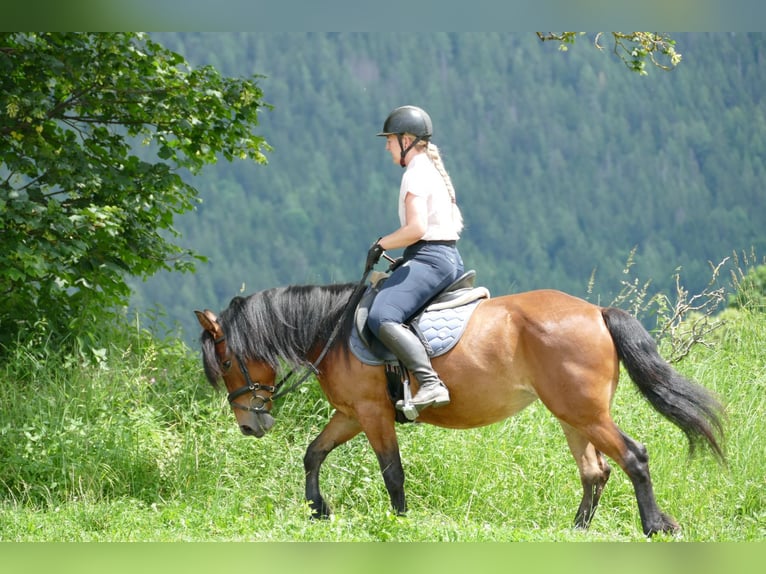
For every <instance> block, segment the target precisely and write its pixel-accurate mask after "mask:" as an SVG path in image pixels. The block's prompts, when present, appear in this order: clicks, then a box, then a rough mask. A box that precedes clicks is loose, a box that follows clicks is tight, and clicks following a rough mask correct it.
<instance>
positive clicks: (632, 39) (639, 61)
mask: <svg viewBox="0 0 766 574" xmlns="http://www.w3.org/2000/svg"><path fill="white" fill-rule="evenodd" d="M610 34H611V36H612V50H613V51H614V53H615V54H616V55H617V57H618V58H620V59H621V60H622V61H623V63H624V64H625V65H626V66H627V67H628V69H630V70H631V71H632V72H636V73H638V74H641V75H642V76H645V75H646V74H647V73H648V72H647V71H646V64H647V62H650V63H651V64H652V65H653V66H655V67H657V68H660V69H662V70H672V69H673V68H675V67H676V66H677V65H678V64H679V63H680V62H681V54H680V53H678V52H677V51H676V42H675V40H673V39H672V38H671V37H670V36H669V35H667V34H658V33H655V32H627V33H625V32H610ZM584 35H585V32H546V33H543V32H537V37H538V38H540V40H541V41H543V42H545V41H548V40H553V41H556V42H560V48H561V49H562V50H567V49H568V46H569V45H571V44H574V43H575V41H576V40H577V37H578V36H584ZM603 36H604V33H603V32H598V33H597V34H596V35H595V38H594V40H593V43H594V45H595V46H596V47H597V48H598V49H600V50H601V49H603V45H602V41H603Z"/></svg>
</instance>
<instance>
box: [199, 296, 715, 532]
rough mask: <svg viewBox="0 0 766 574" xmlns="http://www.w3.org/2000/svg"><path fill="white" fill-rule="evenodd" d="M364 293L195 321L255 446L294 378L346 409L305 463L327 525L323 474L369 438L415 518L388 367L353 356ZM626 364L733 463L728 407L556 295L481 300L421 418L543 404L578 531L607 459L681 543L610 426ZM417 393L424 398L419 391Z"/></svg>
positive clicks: (303, 299) (254, 305)
mask: <svg viewBox="0 0 766 574" xmlns="http://www.w3.org/2000/svg"><path fill="white" fill-rule="evenodd" d="M358 287H359V286H358V285H354V284H336V285H303V286H288V287H277V288H272V289H267V290H264V291H260V292H257V293H254V294H252V295H249V296H247V297H235V298H234V299H232V301H231V303H230V305H229V307H228V308H226V309H225V310H223V311H222V312H221V313H220V316H216V315H215V314H214V313H213V312H212V311H210V310H207V309H206V310H205V311H195V314H196V315H197V319H198V320H199V322H200V325H201V326H202V328H203V331H202V335H201V337H200V343H201V347H202V359H203V367H204V371H205V374H206V376H207V378H208V380H209V381H210V382H211V384H213V386H217V385H218V384H219V382H220V380H221V379H223V381H224V383H225V386H226V389H227V390H228V392H229V402H230V404H231V407H232V409H233V411H234V414H235V416H236V419H237V422H238V424H239V428H240V430H241V432H242V433H244V434H245V435H251V436H255V437H262V436H264V434H266V432H268V431H269V429H271V427H272V425H273V424H274V418H273V417H272V415H271V414H270V411H271V406H272V404H273V401H274V399H277V398H279V397H281V396H284V394H285V393H286V392H287V391H288V390H291V389H288V388H286V386H284V385H285V383H287V382H289V381H292V380H293V376H294V375H293V373H294V371H295V369H298V370H300V369H306V368H308V369H310V370H309V371H308V372H309V373H310V374H312V375H314V374H315V375H316V378H317V380H318V381H319V385H320V386H321V389H322V391H323V393H324V394H325V396H326V397H327V399H328V401H329V402H330V404H331V405H332V406H333V407H334V409H335V411H334V413H333V414H332V416H331V418H330V420H329V422H328V423H327V425H326V426H325V427H324V429H323V430H322V431H321V432H320V433H319V435H318V436H317V437H316V438H315V439H314V440H313V441H312V442H311V443H310V445H309V446H308V448H307V450H306V453H305V456H304V458H303V464H304V469H305V472H306V484H305V496H306V500H307V501H308V503H309V505H310V509H311V512H312V517H317V518H327V517H329V515H330V507H329V506H328V504H327V503H326V502H325V500H324V498H323V497H322V494H321V492H320V487H319V471H320V467H321V466H322V463H323V462H324V460H325V458H326V457H327V455H328V454H329V453H330V452H331V451H332V450H333V449H335V448H336V447H338V446H340V445H341V444H343V443H345V442H347V441H348V440H350V439H351V438H353V437H355V436H356V435H358V434H359V433H364V434H365V435H366V437H367V440H368V441H369V443H370V445H371V447H372V449H373V450H374V451H375V454H376V455H377V459H378V462H379V464H380V470H381V472H382V475H383V481H384V483H385V487H386V489H387V491H388V494H389V497H390V500H391V505H392V507H393V509H394V511H395V512H396V513H397V514H399V515H403V514H405V513H406V511H407V504H406V502H405V492H404V470H403V468H402V461H401V458H400V452H399V445H398V442H397V433H396V424H397V422H396V421H397V417H396V410H395V407H394V405H393V402H392V400H391V397H390V395H389V392H388V390H387V380H386V374H385V367H384V366H373V365H369V364H366V363H363V362H362V361H360V360H359V359H357V358H356V357H355V356H354V355H353V354H352V353H351V352H350V350H349V336H350V333H351V329H353V317H352V314H350V313H345V312H344V311H345V310H346V308H347V306H348V308H351V307H352V306H356V304H357V302H358V300H359V299H360V298H361V295H362V293H361V292H360V291H359V289H358ZM344 317H345V319H344ZM339 326H340V329H339V330H338V327H339ZM335 334H338V335H339V336H337V337H334V335H335ZM333 339H334V340H333ZM620 362H622V364H623V365H624V367H625V370H626V371H627V373H628V374H629V376H630V378H631V379H632V380H633V382H634V383H635V385H636V386H637V387H638V390H639V391H640V392H641V394H642V395H643V396H644V397H645V398H646V399H648V401H649V403H650V404H651V405H652V406H653V407H654V409H655V410H657V411H658V412H659V413H661V414H662V415H663V416H664V417H665V418H667V419H668V420H669V421H670V422H671V423H673V424H675V425H676V426H678V427H679V428H680V429H681V430H682V431H683V432H684V433H685V435H686V437H687V439H688V446H689V450H690V453H694V451H695V447H696V446H697V445H700V444H701V445H703V446H706V447H708V448H709V449H710V450H711V451H712V453H713V455H714V456H715V457H716V458H718V460H719V461H720V462H722V463H724V452H723V450H722V440H723V422H722V419H723V416H724V412H723V406H722V405H721V403H720V401H719V400H718V398H717V397H716V396H715V395H714V394H713V393H712V392H711V391H709V390H707V389H706V388H705V387H703V386H701V385H700V384H699V383H696V382H694V381H691V380H689V379H687V378H685V377H683V376H682V375H681V374H680V373H679V372H678V371H676V370H675V369H674V368H673V367H672V366H671V365H670V364H669V363H668V362H666V361H665V360H664V359H663V358H662V357H661V356H660V355H659V353H658V350H657V346H656V343H655V341H654V339H653V338H652V336H651V335H650V334H649V332H648V331H647V330H646V329H645V328H644V327H643V326H642V325H641V323H640V322H639V321H638V320H637V319H636V318H634V317H633V316H632V315H630V314H629V313H627V312H625V311H623V310H621V309H618V308H615V307H600V306H597V305H594V304H592V303H589V302H587V301H585V300H583V299H580V298H577V297H574V296H571V295H568V294H566V293H563V292H560V291H556V290H535V291H529V292H524V293H517V294H510V295H504V296H498V297H490V298H487V299H484V300H483V301H481V302H479V303H478V305H477V306H476V309H475V311H474V312H473V314H472V316H471V318H470V319H469V321H468V324H467V326H466V328H465V331H464V333H463V336H462V338H461V339H460V340H459V342H458V343H457V344H456V345H455V346H454V347H452V349H451V350H449V351H448V352H447V353H446V354H444V355H442V356H439V357H436V358H434V359H433V366H434V368H435V369H436V370H437V371H438V373H439V376H440V377H441V379H442V380H443V381H444V383H445V384H446V385H447V387H448V388H449V391H450V396H451V399H452V400H451V402H450V404H449V405H447V406H444V407H440V408H433V407H432V408H428V409H425V410H423V411H422V412H421V413H420V414H419V417H418V420H419V421H421V422H423V423H428V424H432V425H437V426H440V427H446V428H452V429H468V428H475V427H479V426H483V425H489V424H492V423H495V422H498V421H502V420H504V419H506V418H508V417H510V416H512V415H514V414H516V413H518V412H519V411H521V410H522V409H523V408H524V407H526V406H527V405H529V404H530V403H532V402H533V401H535V400H536V399H540V400H541V401H542V402H543V404H544V405H545V406H546V407H547V408H548V410H550V412H551V413H553V415H554V416H555V417H556V418H557V419H558V421H559V423H560V425H561V427H562V429H563V431H564V435H565V436H566V440H567V443H568V446H569V450H570V451H571V454H572V456H573V457H574V460H575V462H576V463H577V467H578V469H579V475H580V481H581V483H582V488H583V495H582V500H581V502H580V505H579V507H578V508H577V511H576V513H575V519H574V523H575V526H576V527H578V528H583V529H585V528H587V527H588V526H589V524H590V522H591V520H592V518H593V515H594V512H595V510H596V506H597V504H598V502H599V499H600V498H601V494H602V492H603V489H604V486H605V484H606V482H607V480H608V479H609V475H610V472H611V469H610V466H609V464H608V463H607V461H606V458H605V457H608V458H610V459H611V460H612V461H614V462H615V463H616V464H617V465H619V466H620V468H622V470H623V471H624V472H625V473H626V474H627V476H628V477H629V478H630V481H631V483H632V484H633V488H634V491H635V496H636V500H637V503H638V510H639V514H640V517H641V525H642V529H643V532H644V534H645V535H646V536H651V535H653V534H655V533H673V532H676V531H677V530H679V528H680V527H679V525H678V524H677V523H676V521H675V520H674V519H673V518H672V517H671V516H669V515H667V514H665V513H664V512H662V511H661V510H660V508H659V507H658V504H657V501H656V499H655V495H654V490H653V486H652V480H651V477H650V474H649V465H648V455H647V450H646V448H645V447H644V446H643V445H642V444H641V443H639V442H637V441H635V440H634V439H632V438H631V437H629V436H628V435H626V434H625V433H624V432H623V431H622V430H621V429H620V428H619V427H618V426H617V425H616V424H615V422H614V421H613V419H612V417H611V414H610V408H611V403H612V398H613V397H614V394H615V390H616V388H617V383H618V378H619V374H620ZM305 378H306V377H305V376H304V379H305ZM412 383H413V390H417V381H416V380H413V381H412ZM298 384H300V382H299V383H298ZM288 386H289V385H288ZM293 386H294V385H293Z"/></svg>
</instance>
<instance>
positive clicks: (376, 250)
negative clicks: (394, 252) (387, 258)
mask: <svg viewBox="0 0 766 574" xmlns="http://www.w3.org/2000/svg"><path fill="white" fill-rule="evenodd" d="M378 241H380V239H378ZM378 241H376V242H375V243H373V244H372V247H370V250H369V251H368V252H367V263H366V264H365V266H364V272H365V273H367V272H368V271H371V270H372V268H373V267H375V264H376V263H377V262H378V260H379V259H380V256H381V255H383V251H385V249H383V248H382V247H381V246H380V243H378Z"/></svg>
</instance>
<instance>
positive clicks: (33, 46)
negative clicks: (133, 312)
mask: <svg viewBox="0 0 766 574" xmlns="http://www.w3.org/2000/svg"><path fill="white" fill-rule="evenodd" d="M256 80H257V76H253V77H252V78H248V79H232V78H226V77H222V76H221V75H220V74H219V73H218V72H217V71H216V70H215V69H213V68H212V67H209V66H207V67H201V68H199V69H192V68H191V66H189V65H188V64H187V62H186V61H185V59H184V58H183V57H181V56H180V55H178V54H177V53H174V52H172V51H170V50H168V49H166V48H164V47H162V46H161V45H159V44H157V43H156V42H153V41H152V40H150V39H149V38H148V37H147V36H145V35H142V34H136V33H115V34H111V33H110V34H94V33H44V34H42V33H41V34H36V33H3V34H0V244H1V245H2V250H0V324H1V325H2V329H1V330H0V343H2V342H7V341H8V340H9V339H11V340H12V339H13V338H15V337H17V336H18V335H19V333H20V332H23V331H24V330H25V329H27V328H28V327H29V326H31V325H38V326H40V325H42V326H43V328H44V329H45V332H46V333H50V334H53V335H64V334H67V333H71V334H73V335H74V336H76V337H78V338H80V337H83V336H92V335H93V334H94V333H96V332H97V329H98V325H99V322H103V321H105V320H107V319H108V318H109V313H110V312H112V311H114V310H116V309H118V308H119V306H120V305H123V304H126V303H127V300H128V297H129V294H130V292H129V288H128V287H127V285H126V278H127V277H128V276H139V277H148V276H150V275H152V274H153V273H155V272H156V271H158V270H159V269H168V270H170V269H175V270H188V269H190V268H192V267H193V265H194V260H195V257H196V258H197V259H201V258H200V257H198V256H196V255H195V254H194V253H192V252H189V251H188V250H184V249H182V248H180V247H179V246H177V245H175V244H174V243H173V242H172V238H173V237H175V236H176V235H177V233H176V231H175V229H174V228H173V218H174V216H175V215H176V214H180V213H183V212H185V211H188V210H190V209H192V208H193V207H194V205H195V202H197V201H198V197H197V196H198V194H197V190H196V189H195V187H194V186H192V184H191V183H189V182H188V181H187V180H185V179H184V178H182V173H184V172H188V173H190V174H196V173H197V172H198V171H199V170H200V169H201V168H202V167H203V166H204V165H206V164H211V163H214V162H216V160H217V158H218V157H220V156H223V157H224V158H226V159H227V160H230V161H231V160H232V159H234V158H250V159H252V160H254V161H256V162H258V163H265V161H266V158H265V156H264V153H265V152H267V151H269V149H270V148H269V145H268V144H267V143H266V141H265V140H264V139H263V138H262V137H259V136H257V135H255V134H254V133H253V131H252V130H253V127H254V126H256V125H257V124H258V113H259V111H260V110H262V109H264V108H268V107H269V106H268V104H265V103H264V102H263V94H262V92H261V90H260V89H259V87H258V85H257V83H256ZM139 143H142V144H144V146H143V147H142V146H141V145H137V144H139ZM146 158H150V159H146ZM187 179H189V178H187Z"/></svg>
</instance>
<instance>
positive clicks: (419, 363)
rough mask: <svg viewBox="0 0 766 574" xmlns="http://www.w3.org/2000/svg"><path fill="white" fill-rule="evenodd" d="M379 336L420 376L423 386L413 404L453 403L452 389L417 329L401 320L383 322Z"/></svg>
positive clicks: (419, 381)
mask: <svg viewBox="0 0 766 574" xmlns="http://www.w3.org/2000/svg"><path fill="white" fill-rule="evenodd" d="M378 338H379V339H380V340H381V342H382V343H383V344H384V345H385V346H386V347H387V348H388V349H389V350H390V351H391V352H392V353H394V354H395V355H396V357H397V358H398V359H399V360H400V361H401V362H402V364H403V365H404V366H405V367H406V368H407V370H408V371H409V372H410V373H412V374H414V375H415V377H417V379H418V385H419V388H418V392H417V393H415V396H414V397H412V405H413V406H414V407H415V408H417V410H418V411H421V410H423V409H425V408H427V407H430V406H434V407H442V406H444V405H448V404H449V391H448V390H447V387H445V386H444V383H443V382H442V381H441V379H439V375H437V374H436V371H434V369H433V367H432V366H431V360H430V359H429V358H428V353H427V352H426V349H425V347H424V346H423V343H421V342H420V339H418V337H417V335H415V333H413V332H412V331H410V330H409V329H408V328H407V327H405V326H404V325H400V324H399V323H383V324H382V325H381V326H380V330H379V332H378ZM401 402H402V401H398V402H397V405H396V406H397V408H401V406H402V405H400V404H399V403H401Z"/></svg>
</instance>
